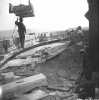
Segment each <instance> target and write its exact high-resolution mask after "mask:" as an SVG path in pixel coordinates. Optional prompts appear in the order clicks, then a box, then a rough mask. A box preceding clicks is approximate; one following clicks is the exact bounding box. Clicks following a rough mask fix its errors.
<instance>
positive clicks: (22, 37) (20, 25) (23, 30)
mask: <svg viewBox="0 0 99 100" xmlns="http://www.w3.org/2000/svg"><path fill="white" fill-rule="evenodd" d="M15 24H16V25H17V26H18V33H19V39H20V44H21V48H24V41H25V33H26V27H25V25H24V24H23V18H22V17H20V19H19V21H18V19H17V21H15Z"/></svg>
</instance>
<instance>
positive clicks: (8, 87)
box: [1, 73, 47, 96]
mask: <svg viewBox="0 0 99 100" xmlns="http://www.w3.org/2000/svg"><path fill="white" fill-rule="evenodd" d="M40 86H47V79H46V76H45V75H44V74H42V73H40V74H37V75H34V76H30V77H26V78H23V79H19V80H17V81H14V82H11V83H8V84H5V85H2V86H1V88H2V91H3V95H4V96H9V95H11V94H23V93H26V92H28V91H30V90H32V89H34V88H36V87H40Z"/></svg>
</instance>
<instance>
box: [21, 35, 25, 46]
mask: <svg viewBox="0 0 99 100" xmlns="http://www.w3.org/2000/svg"><path fill="white" fill-rule="evenodd" d="M24 41H25V36H24V35H22V36H21V37H20V42H21V48H24Z"/></svg>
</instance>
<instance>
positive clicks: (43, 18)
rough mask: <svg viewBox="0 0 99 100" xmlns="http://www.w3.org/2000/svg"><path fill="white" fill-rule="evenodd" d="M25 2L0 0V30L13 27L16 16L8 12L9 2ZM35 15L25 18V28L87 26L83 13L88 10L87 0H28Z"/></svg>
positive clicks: (22, 0) (23, 0) (47, 28)
mask: <svg viewBox="0 0 99 100" xmlns="http://www.w3.org/2000/svg"><path fill="white" fill-rule="evenodd" d="M20 1H21V3H24V4H26V3H27V1H28V0H0V30H7V29H13V28H14V21H15V20H16V16H15V15H14V14H9V10H8V9H9V2H11V3H12V4H14V5H17V4H19V3H20ZM30 1H31V2H32V4H33V6H34V13H35V17H33V18H25V19H24V24H25V25H26V27H27V28H29V29H32V30H38V31H51V30H65V29H67V28H72V27H76V26H79V25H81V26H85V27H86V26H88V20H87V19H86V18H85V17H84V14H85V13H86V12H87V10H88V4H87V0H30Z"/></svg>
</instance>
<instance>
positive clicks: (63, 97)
mask: <svg viewBox="0 0 99 100" xmlns="http://www.w3.org/2000/svg"><path fill="white" fill-rule="evenodd" d="M76 42H77V41H76ZM78 42H79V41H78ZM80 42H81V41H80ZM68 45H69V43H68ZM68 45H67V44H66V43H65V42H64V43H63V44H62V45H61V43H59V44H58V45H55V46H52V45H51V46H45V47H43V49H41V48H40V49H31V50H28V51H26V52H23V53H20V54H19V55H17V56H16V57H15V58H14V59H12V60H10V61H8V62H7V63H6V64H5V65H4V66H3V69H2V70H0V84H1V85H3V86H5V85H7V84H12V83H14V85H15V84H16V86H19V88H21V89H22V87H21V85H22V84H23V83H26V86H29V83H28V81H26V82H25V81H24V80H23V79H26V78H29V77H32V76H35V75H37V74H40V73H42V74H43V75H44V76H45V77H46V79H45V80H46V82H47V84H46V85H41V86H35V87H34V88H33V87H31V88H30V87H29V88H28V87H27V90H28V91H27V90H26V91H25V93H23V92H22V93H16V91H19V90H20V89H18V88H17V89H15V87H12V89H11V90H13V89H14V91H15V92H14V94H10V95H8V97H7V98H10V100H11V98H12V100H76V99H77V94H76V93H75V88H76V84H75V83H76V81H77V79H78V78H79V76H80V73H81V71H82V61H81V57H80V49H81V48H82V45H83V44H80V45H78V44H76V43H73V44H71V45H69V46H68ZM67 47H68V48H67ZM59 54H60V55H59ZM20 80H23V81H20ZM31 81H32V80H31ZM15 82H16V83H15ZM32 82H33V81H32ZM38 83H39V82H38ZM23 86H24V85H23ZM9 88H10V87H9ZM24 88H26V87H24ZM7 98H5V100H6V99H7Z"/></svg>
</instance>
